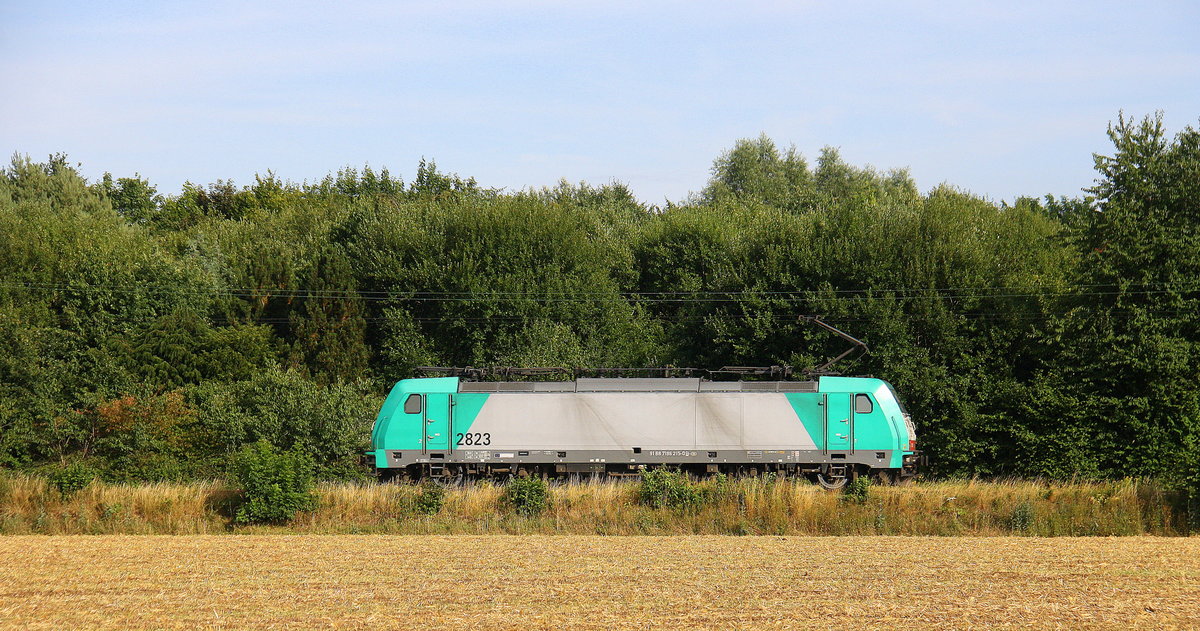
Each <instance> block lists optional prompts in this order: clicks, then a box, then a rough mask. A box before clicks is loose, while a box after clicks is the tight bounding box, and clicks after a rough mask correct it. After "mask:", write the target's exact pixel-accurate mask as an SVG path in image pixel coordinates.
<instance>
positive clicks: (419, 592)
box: [0, 535, 1200, 630]
mask: <svg viewBox="0 0 1200 631" xmlns="http://www.w3.org/2000/svg"><path fill="white" fill-rule="evenodd" d="M0 625H2V626H3V627H5V628H28V629H63V628H197V627H209V628H295V627H316V628H337V629H367V628H370V629H380V628H422V629H465V628H472V629H523V630H527V629H556V628H575V629H609V628H628V629H644V628H664V629H667V628H669V629H676V628H754V629H763V628H852V627H856V628H882V627H899V626H901V625H903V626H907V627H909V628H917V629H925V628H980V629H983V628H1005V627H1008V628H1017V627H1020V628H1029V627H1035V628H1067V629H1079V628H1146V629H1150V628H1154V629H1161V628H1195V627H1200V539H1198V538H1158V537H1123V538H1049V539H1046V538H1025V537H987V538H974V537H955V538H938V537H878V536H871V537H856V536H855V537H851V536H846V537H720V536H696V537H693V536H681V537H596V536H540V535H529V536H520V537H517V536H503V535H497V536H382V535H370V536H354V535H340V536H313V535H288V536H274V535H257V536H9V537H0Z"/></svg>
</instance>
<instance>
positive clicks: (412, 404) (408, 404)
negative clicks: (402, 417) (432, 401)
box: [404, 394, 421, 414]
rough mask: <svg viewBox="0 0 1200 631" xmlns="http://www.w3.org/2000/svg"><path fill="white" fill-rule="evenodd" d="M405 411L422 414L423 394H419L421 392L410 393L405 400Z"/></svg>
mask: <svg viewBox="0 0 1200 631" xmlns="http://www.w3.org/2000/svg"><path fill="white" fill-rule="evenodd" d="M404 413H405V414H420V413H421V395H419V394H410V395H408V398H407V399H405V400H404Z"/></svg>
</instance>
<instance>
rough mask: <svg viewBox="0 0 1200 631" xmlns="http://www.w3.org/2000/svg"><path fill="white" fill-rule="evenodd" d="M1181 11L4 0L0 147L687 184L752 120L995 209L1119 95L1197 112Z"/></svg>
mask: <svg viewBox="0 0 1200 631" xmlns="http://www.w3.org/2000/svg"><path fill="white" fill-rule="evenodd" d="M1197 33H1200V3H1195V2H1142V3H1134V2H1127V1H1126V2H1046V1H1041V2H996V3H981V2H958V3H953V2H906V3H901V2H854V3H844V2H745V3H730V2H628V3H627V2H620V1H617V0H608V1H605V2H592V1H589V0H579V1H576V2H570V3H566V2H538V1H526V2H500V1H497V2H470V1H468V2H459V3H405V2H341V3H317V2H311V3H310V2H302V1H293V2H221V1H216V2H187V1H181V2H102V3H96V2H53V1H49V2H36V3H35V2H17V1H15V0H0V85H3V86H4V88H3V93H2V95H0V150H6V151H8V152H10V153H13V152H19V153H22V154H29V155H31V156H32V157H34V158H35V159H44V158H45V156H46V155H47V154H49V153H52V152H66V153H67V154H68V155H69V156H70V157H71V159H72V161H75V162H81V163H82V164H83V168H82V170H83V173H84V174H85V175H87V176H88V177H91V178H96V177H99V175H100V174H102V173H103V172H104V171H110V172H112V173H113V174H114V175H116V176H128V175H131V174H133V173H135V172H136V173H140V174H141V175H142V176H144V177H146V178H148V179H150V180H151V182H153V183H154V184H156V185H157V186H158V187H159V189H160V191H163V192H175V191H178V189H179V187H180V185H181V184H182V182H183V181H184V180H191V181H193V182H196V183H201V184H205V183H209V182H212V181H214V180H216V179H218V178H222V179H232V180H233V181H234V182H235V183H238V184H245V183H249V182H252V181H253V176H254V174H255V173H264V172H266V171H267V170H268V169H272V170H274V171H275V172H276V173H277V174H278V175H280V176H281V177H283V178H285V179H289V180H293V181H302V180H310V181H311V180H314V179H319V178H321V177H323V176H324V175H325V174H326V173H328V172H330V171H334V170H336V169H338V168H340V167H342V166H347V165H350V166H362V165H363V164H364V163H367V164H370V165H371V166H372V167H374V168H379V167H384V166H386V167H388V168H389V169H390V170H391V171H392V173H393V174H398V175H400V176H402V177H404V179H405V180H406V181H407V180H408V179H411V177H412V176H413V174H414V172H415V169H416V164H417V162H418V161H419V160H420V159H421V158H422V157H425V158H430V159H435V160H436V161H437V163H438V166H439V167H440V168H441V169H442V170H443V171H451V172H457V173H459V174H461V175H464V176H472V177H475V178H476V179H477V180H478V181H479V182H480V184H482V185H483V186H487V187H504V188H507V189H508V190H516V189H521V188H526V187H540V186H546V185H553V184H554V183H556V182H557V181H558V180H559V179H561V178H565V179H567V180H569V181H571V182H578V181H587V182H590V183H593V184H603V183H607V182H610V181H614V180H615V181H621V182H624V183H626V184H628V185H629V186H630V188H631V189H632V190H633V191H634V193H635V194H636V195H637V196H638V197H639V198H641V199H642V200H644V201H647V202H650V203H661V202H662V201H663V200H666V199H670V200H673V201H677V200H680V199H682V198H683V197H685V196H686V195H687V193H688V192H689V191H697V190H699V189H700V188H702V187H703V186H704V184H705V182H706V181H707V179H708V177H709V169H710V167H711V165H712V161H713V160H714V159H715V158H716V157H717V156H718V155H720V153H721V152H722V151H723V150H726V149H728V148H729V147H731V146H732V145H733V143H734V142H735V141H736V140H737V139H739V138H745V137H754V136H758V135H759V134H760V133H765V134H767V135H768V136H770V137H771V138H773V139H774V140H775V141H776V142H777V143H779V144H780V145H782V146H788V145H795V146H796V148H797V149H798V150H799V151H800V152H801V153H803V154H804V155H805V156H807V157H809V158H810V159H811V158H815V156H816V155H817V153H818V151H819V150H820V148H821V147H823V146H825V145H830V146H834V147H838V148H840V149H841V151H842V155H843V157H844V158H845V159H846V161H848V162H850V163H851V164H856V165H860V166H861V165H871V166H874V167H876V168H879V169H890V168H908V169H910V171H911V174H912V176H913V177H914V179H915V180H916V181H917V183H918V185H919V186H920V187H921V188H922V189H923V190H927V189H929V188H931V187H933V186H935V185H937V184H939V183H942V182H948V183H950V184H953V185H955V186H958V187H960V188H963V189H966V190H969V191H971V192H974V193H976V194H979V195H983V196H986V197H989V198H991V199H993V200H1011V199H1012V198H1013V197H1015V196H1017V195H1044V194H1047V193H1049V194H1055V195H1078V194H1080V189H1081V188H1083V187H1086V186H1088V185H1090V184H1091V183H1092V181H1093V179H1094V174H1093V171H1092V159H1091V154H1092V153H1093V152H1105V151H1107V150H1108V146H1109V145H1108V141H1107V138H1106V137H1105V133H1104V132H1105V127H1106V125H1107V123H1108V122H1109V121H1111V120H1113V119H1114V118H1115V117H1116V115H1117V113H1118V111H1120V110H1122V109H1123V110H1124V111H1125V112H1127V113H1129V114H1132V115H1135V116H1142V115H1145V114H1148V113H1152V112H1154V111H1155V110H1162V111H1163V112H1164V114H1165V120H1166V122H1167V125H1168V128H1169V129H1170V130H1171V131H1172V132H1174V131H1178V130H1179V129H1181V128H1182V127H1183V126H1185V125H1193V126H1195V125H1197V122H1198V120H1200V37H1198V36H1197Z"/></svg>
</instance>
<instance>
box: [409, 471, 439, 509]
mask: <svg viewBox="0 0 1200 631" xmlns="http://www.w3.org/2000/svg"><path fill="white" fill-rule="evenodd" d="M445 503H446V488H445V487H443V486H442V485H440V484H438V483H437V482H434V481H433V480H430V479H428V478H426V479H425V481H424V482H422V483H421V492H420V493H418V494H417V501H416V504H415V505H414V507H413V508H414V510H416V512H417V513H419V514H421V515H436V514H438V511H440V510H442V504H445Z"/></svg>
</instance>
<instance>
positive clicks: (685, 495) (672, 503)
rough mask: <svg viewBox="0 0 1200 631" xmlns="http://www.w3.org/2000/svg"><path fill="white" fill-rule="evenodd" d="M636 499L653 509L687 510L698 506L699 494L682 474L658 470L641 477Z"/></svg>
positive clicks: (699, 501)
mask: <svg viewBox="0 0 1200 631" xmlns="http://www.w3.org/2000/svg"><path fill="white" fill-rule="evenodd" d="M638 499H639V500H640V501H641V503H643V504H645V505H647V506H651V507H653V508H676V509H687V508H694V507H696V506H699V505H700V503H701V494H700V490H699V489H698V488H696V485H695V484H694V483H693V482H692V481H691V480H689V479H688V478H687V476H686V475H684V474H683V473H680V472H679V471H675V470H673V469H663V468H659V469H651V470H649V471H647V472H646V473H645V474H643V475H642V483H641V486H640V487H639V488H638Z"/></svg>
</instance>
